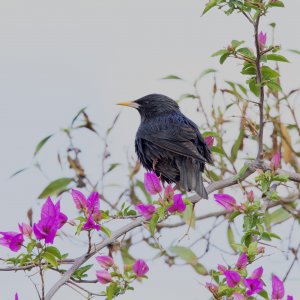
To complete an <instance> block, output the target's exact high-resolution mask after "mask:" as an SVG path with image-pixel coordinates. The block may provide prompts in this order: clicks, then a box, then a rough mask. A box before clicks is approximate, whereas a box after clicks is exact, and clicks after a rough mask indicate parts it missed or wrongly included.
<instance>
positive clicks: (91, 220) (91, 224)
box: [82, 215, 100, 231]
mask: <svg viewBox="0 0 300 300" xmlns="http://www.w3.org/2000/svg"><path fill="white" fill-rule="evenodd" d="M82 229H83V230H91V229H96V230H97V231H99V230H100V225H99V224H97V223H95V221H94V218H93V215H90V216H89V217H88V219H87V221H86V223H85V224H84V225H83V226H82Z"/></svg>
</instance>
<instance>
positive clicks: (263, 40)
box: [258, 31, 267, 50]
mask: <svg viewBox="0 0 300 300" xmlns="http://www.w3.org/2000/svg"><path fill="white" fill-rule="evenodd" d="M266 42H267V34H266V33H263V32H262V31H261V32H260V33H259V35H258V43H259V47H260V49H261V50H262V49H263V48H264V47H265V45H266Z"/></svg>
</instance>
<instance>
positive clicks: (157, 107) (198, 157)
mask: <svg viewBox="0 0 300 300" xmlns="http://www.w3.org/2000/svg"><path fill="white" fill-rule="evenodd" d="M118 105H124V106H130V107H133V108H136V109H137V110H138V112H139V113H140V115H141V124H140V126H139V129H138V131H137V134H136V139H135V151H136V153H137V155H138V158H139V160H140V162H141V163H142V165H143V166H144V167H145V168H146V169H147V170H149V171H154V172H155V173H156V175H157V176H159V177H160V178H161V180H162V181H163V182H167V183H171V182H174V183H176V184H177V187H179V188H180V189H181V190H184V191H195V192H196V193H197V194H198V195H199V196H201V197H202V198H205V199H207V197H208V195H207V192H206V190H205V187H204V185H203V180H202V172H203V171H204V166H205V163H212V158H211V152H210V149H209V148H208V146H207V145H206V143H205V141H204V139H203V137H202V136H201V134H200V132H199V130H198V127H197V125H196V124H195V123H194V122H193V121H191V120H190V119H188V118H187V117H186V116H185V115H183V114H182V113H181V111H180V109H179V106H178V104H177V103H176V101H174V100H172V99H171V98H169V97H167V96H164V95H159V94H151V95H147V96H145V97H142V98H140V99H138V100H135V101H132V102H121V103H118Z"/></svg>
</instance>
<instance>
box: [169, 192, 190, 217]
mask: <svg viewBox="0 0 300 300" xmlns="http://www.w3.org/2000/svg"><path fill="white" fill-rule="evenodd" d="M173 201H174V202H173V205H171V206H170V207H169V208H168V212H170V213H173V212H176V211H177V212H179V213H183V212H184V211H185V209H186V205H185V203H184V202H183V200H182V195H181V194H176V195H175V196H174V198H173Z"/></svg>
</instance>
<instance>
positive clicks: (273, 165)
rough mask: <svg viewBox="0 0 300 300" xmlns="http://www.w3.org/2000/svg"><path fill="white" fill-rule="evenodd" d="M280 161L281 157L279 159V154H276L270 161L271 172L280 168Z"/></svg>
mask: <svg viewBox="0 0 300 300" xmlns="http://www.w3.org/2000/svg"><path fill="white" fill-rule="evenodd" d="M280 160H281V157H280V152H279V151H278V152H276V153H275V154H274V155H273V157H272V159H271V168H272V169H273V170H277V169H278V168H279V166H280Z"/></svg>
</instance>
